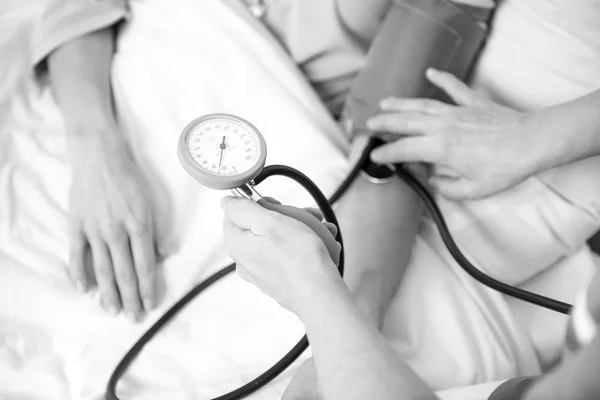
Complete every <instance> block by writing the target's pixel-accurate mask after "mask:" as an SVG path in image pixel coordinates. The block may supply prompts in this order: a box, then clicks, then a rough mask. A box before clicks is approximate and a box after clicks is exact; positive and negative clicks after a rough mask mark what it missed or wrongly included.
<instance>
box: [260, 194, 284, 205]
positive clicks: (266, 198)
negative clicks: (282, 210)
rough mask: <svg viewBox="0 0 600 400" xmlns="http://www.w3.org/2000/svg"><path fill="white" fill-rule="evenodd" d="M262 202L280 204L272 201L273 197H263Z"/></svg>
mask: <svg viewBox="0 0 600 400" xmlns="http://www.w3.org/2000/svg"><path fill="white" fill-rule="evenodd" d="M263 199H264V200H266V201H268V202H269V203H272V204H281V202H280V201H279V200H277V199H274V198H273V197H268V196H267V197H263Z"/></svg>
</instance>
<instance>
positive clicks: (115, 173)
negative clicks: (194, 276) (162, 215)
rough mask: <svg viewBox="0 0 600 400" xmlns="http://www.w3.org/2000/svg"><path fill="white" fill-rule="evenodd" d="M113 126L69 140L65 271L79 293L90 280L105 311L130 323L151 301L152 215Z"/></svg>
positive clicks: (144, 190) (141, 182) (143, 187)
mask: <svg viewBox="0 0 600 400" xmlns="http://www.w3.org/2000/svg"><path fill="white" fill-rule="evenodd" d="M117 129H118V128H113V129H108V130H106V131H104V132H99V133H98V134H96V133H92V134H90V133H89V132H79V134H77V135H73V138H72V140H71V141H70V143H69V150H70V154H71V163H72V164H71V166H72V168H73V181H72V184H71V193H70V223H71V244H70V257H69V273H70V277H71V279H72V281H73V283H74V284H75V285H76V286H77V287H78V288H79V290H80V291H82V292H83V291H86V290H88V289H89V288H90V287H91V286H92V284H93V281H94V280H95V281H96V283H97V287H98V290H99V292H100V295H101V302H102V306H103V307H104V309H105V310H106V311H108V312H109V313H110V314H113V315H116V314H117V313H118V312H119V310H121V309H123V311H124V312H125V313H126V317H127V319H128V320H130V321H135V320H137V318H138V317H139V316H140V315H141V313H142V307H144V308H146V310H149V309H150V308H151V307H152V305H153V302H154V269H155V263H156V259H155V252H154V233H153V216H152V209H151V205H150V202H149V194H148V192H147V188H146V185H145V183H144V180H143V178H142V175H141V173H140V170H139V168H138V166H137V165H136V164H135V163H134V161H133V159H132V158H131V156H130V154H129V152H128V148H127V146H126V144H125V142H124V141H123V139H122V138H120V136H119V135H117V134H115V133H114V132H113V131H116V130H117ZM90 250H91V256H92V257H91V260H93V261H92V262H91V264H92V265H89V264H90V263H88V262H86V254H88V252H89V251H90ZM87 259H88V260H89V257H88V258H87Z"/></svg>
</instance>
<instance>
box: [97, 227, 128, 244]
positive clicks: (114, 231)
mask: <svg viewBox="0 0 600 400" xmlns="http://www.w3.org/2000/svg"><path fill="white" fill-rule="evenodd" d="M102 233H103V236H104V237H105V239H106V240H107V241H108V242H109V243H119V242H123V241H125V240H126V239H127V234H126V232H125V229H124V228H123V227H122V226H121V225H116V224H115V225H109V226H107V227H105V228H104V229H102Z"/></svg>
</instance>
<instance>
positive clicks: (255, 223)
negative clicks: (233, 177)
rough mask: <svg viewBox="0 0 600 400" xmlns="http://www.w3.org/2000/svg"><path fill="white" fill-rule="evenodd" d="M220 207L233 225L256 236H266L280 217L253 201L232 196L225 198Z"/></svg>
mask: <svg viewBox="0 0 600 400" xmlns="http://www.w3.org/2000/svg"><path fill="white" fill-rule="evenodd" d="M221 207H222V208H223V211H225V214H226V215H227V216H228V217H229V218H230V219H231V222H232V223H233V224H235V225H237V226H238V227H239V228H241V229H243V230H247V231H251V232H252V233H253V234H255V235H258V236H264V235H266V234H268V233H269V232H270V231H271V228H272V227H273V226H274V225H275V224H276V221H277V220H278V219H279V216H280V214H278V213H276V212H274V211H270V210H267V209H266V208H264V207H261V206H260V205H259V204H257V203H255V202H254V201H251V200H247V199H240V198H236V197H232V196H228V197H225V198H224V199H223V200H222V201H221Z"/></svg>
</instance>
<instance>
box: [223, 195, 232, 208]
mask: <svg viewBox="0 0 600 400" xmlns="http://www.w3.org/2000/svg"><path fill="white" fill-rule="evenodd" d="M231 199H233V197H231V196H227V197H223V200H221V208H222V209H223V210H224V211H227V210H228V208H229V203H230V202H231Z"/></svg>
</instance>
